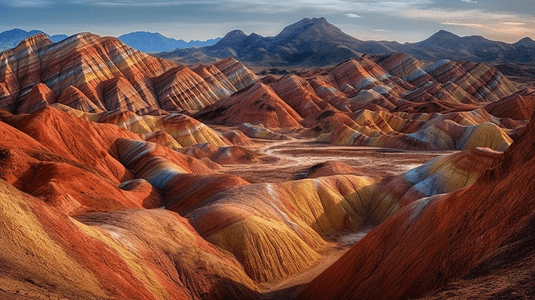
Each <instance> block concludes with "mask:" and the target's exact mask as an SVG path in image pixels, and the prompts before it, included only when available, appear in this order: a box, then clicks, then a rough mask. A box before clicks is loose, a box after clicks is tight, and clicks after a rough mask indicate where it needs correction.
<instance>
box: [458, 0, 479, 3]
mask: <svg viewBox="0 0 535 300" xmlns="http://www.w3.org/2000/svg"><path fill="white" fill-rule="evenodd" d="M461 1H462V2H466V3H477V1H474V0H461Z"/></svg>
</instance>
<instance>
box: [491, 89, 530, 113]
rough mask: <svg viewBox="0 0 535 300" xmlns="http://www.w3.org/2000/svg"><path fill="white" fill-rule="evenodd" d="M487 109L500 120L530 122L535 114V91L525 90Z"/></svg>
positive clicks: (492, 104)
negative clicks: (508, 119)
mask: <svg viewBox="0 0 535 300" xmlns="http://www.w3.org/2000/svg"><path fill="white" fill-rule="evenodd" d="M485 109H486V110H487V111H488V112H489V113H490V114H492V115H494V116H496V117H499V118H511V119H513V120H529V119H530V118H531V116H532V115H533V112H535V91H534V90H532V89H524V90H522V91H520V92H517V93H515V94H513V95H511V96H509V97H505V98H503V99H501V100H500V101H497V102H494V103H490V104H488V105H486V106H485Z"/></svg>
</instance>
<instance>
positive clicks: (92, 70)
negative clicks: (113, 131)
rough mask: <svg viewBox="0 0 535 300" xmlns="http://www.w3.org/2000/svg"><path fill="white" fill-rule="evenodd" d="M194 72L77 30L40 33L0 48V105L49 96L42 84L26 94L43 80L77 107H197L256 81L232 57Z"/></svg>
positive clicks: (26, 106)
mask: <svg viewBox="0 0 535 300" xmlns="http://www.w3.org/2000/svg"><path fill="white" fill-rule="evenodd" d="M197 72H198V73H196V72H194V71H192V70H190V69H188V68H186V67H183V66H180V65H178V64H176V63H174V62H170V61H167V60H164V59H158V58H155V57H152V56H150V55H147V54H144V53H142V52H139V51H136V50H133V49H132V48H130V47H128V46H126V45H124V44H123V43H121V42H120V41H119V40H118V39H116V38H112V37H99V36H97V35H94V34H90V33H81V34H77V35H74V36H71V37H69V38H67V39H65V40H63V41H61V42H59V43H56V44H54V43H52V42H50V40H48V38H47V37H46V36H45V35H44V34H40V35H36V36H33V37H31V38H28V39H25V40H24V41H22V42H21V43H20V44H19V45H18V46H17V47H16V48H14V49H11V50H7V51H5V52H3V53H2V54H1V56H0V107H2V108H4V109H7V110H8V111H11V112H13V113H15V112H31V111H35V110H36V109H37V108H38V107H40V106H42V105H43V104H45V103H42V104H38V103H39V102H40V101H41V100H45V101H46V102H47V103H48V104H51V103H52V102H55V101H56V99H55V97H53V96H52V94H51V93H50V92H49V91H43V87H40V88H39V89H40V91H34V92H33V93H32V90H33V89H34V87H35V86H37V85H39V84H43V85H45V86H47V87H48V89H50V90H51V91H52V93H53V94H55V95H57V96H58V97H59V98H58V99H57V102H59V103H62V104H65V105H68V106H71V107H73V108H75V109H78V110H82V111H85V112H101V111H110V110H114V109H118V108H120V109H126V110H129V111H132V112H134V113H137V114H146V113H148V112H150V111H152V110H154V109H165V110H183V109H200V108H203V107H204V106H206V105H208V104H212V103H214V102H215V101H217V100H219V99H221V98H225V97H228V96H230V95H232V94H233V93H235V92H237V91H239V90H241V89H243V88H246V87H248V86H250V85H252V84H253V83H255V82H256V81H258V78H257V77H256V75H254V74H253V73H252V72H250V71H249V70H248V69H247V68H245V67H244V66H243V65H242V64H241V63H239V62H237V61H236V60H233V59H226V60H223V61H220V62H218V63H217V64H216V65H213V66H210V67H206V68H200V69H198V70H197ZM39 94H42V95H44V96H39ZM38 98H40V99H38ZM36 105H37V106H36Z"/></svg>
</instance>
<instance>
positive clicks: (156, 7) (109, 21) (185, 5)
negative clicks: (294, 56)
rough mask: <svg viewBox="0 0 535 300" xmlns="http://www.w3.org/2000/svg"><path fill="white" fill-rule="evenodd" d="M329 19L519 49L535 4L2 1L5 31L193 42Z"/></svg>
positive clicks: (454, 0) (394, 35) (344, 25)
mask: <svg viewBox="0 0 535 300" xmlns="http://www.w3.org/2000/svg"><path fill="white" fill-rule="evenodd" d="M314 17H325V18H326V19H327V21H329V22H330V23H331V24H333V25H335V26H337V27H339V28H340V29H342V30H343V31H344V32H346V33H347V34H350V35H352V36H354V37H356V38H358V39H361V40H388V41H398V42H402V43H403V42H416V41H421V40H424V39H426V38H427V37H429V36H430V35H432V34H433V33H435V32H437V31H438V30H440V29H444V30H448V31H451V32H453V33H455V34H458V35H461V36H466V35H482V36H485V37H487V38H489V39H492V40H501V41H506V42H516V41H518V40H520V39H521V38H523V37H526V36H529V37H531V38H533V39H535V0H514V1H512V0H509V1H507V0H386V1H382V0H375V1H374V0H326V1H319V0H268V1H260V0H197V1H193V0H147V1H141V0H1V1H0V32H1V31H5V30H9V29H13V28H20V29H24V30H33V29H38V30H42V31H44V32H46V33H48V34H51V35H53V34H67V35H72V34H75V33H78V32H85V31H90V32H93V33H96V34H99V35H111V36H119V35H121V34H124V33H129V32H133V31H150V32H160V33H161V34H163V35H165V36H168V37H173V38H176V39H183V40H186V41H189V40H191V39H196V40H206V39H209V38H215V37H222V36H224V35H225V34H226V33H227V32H229V31H231V30H234V29H241V30H243V31H244V32H245V33H247V34H249V33H251V32H255V33H257V34H260V35H263V36H273V35H276V34H277V33H278V32H280V31H281V30H282V29H283V28H284V27H285V26H287V25H290V24H292V23H295V22H297V21H299V20H301V19H302V18H314Z"/></svg>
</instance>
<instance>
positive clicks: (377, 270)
mask: <svg viewBox="0 0 535 300" xmlns="http://www.w3.org/2000/svg"><path fill="white" fill-rule="evenodd" d="M534 140H535V119H532V120H531V122H530V124H529V125H528V128H527V130H526V132H525V133H524V134H523V135H522V136H521V137H520V138H519V139H518V141H517V142H515V143H514V144H513V145H512V146H511V147H510V148H509V149H508V150H507V151H506V152H505V154H504V155H503V157H502V158H501V159H500V160H499V163H498V164H497V165H496V166H495V167H494V168H493V169H490V170H488V171H487V172H485V174H484V175H483V176H482V177H480V178H479V179H478V180H477V182H476V183H475V184H474V185H472V186H471V187H469V188H465V189H461V190H458V191H456V192H453V193H450V194H448V195H443V196H434V197H430V198H424V199H421V200H418V201H416V202H414V203H412V204H410V205H409V206H407V207H405V208H404V209H402V210H401V211H399V212H398V213H397V214H395V215H394V216H393V217H391V218H390V219H388V220H387V221H386V222H385V223H383V224H382V225H380V226H379V227H377V228H376V229H375V230H373V231H372V232H371V233H369V234H368V235H367V236H366V237H365V238H364V239H362V240H361V241H360V242H358V243H357V244H356V245H355V246H353V248H352V249H351V250H349V251H348V252H347V253H346V254H345V255H344V256H342V258H340V260H338V261H337V262H336V263H334V264H333V265H332V266H331V267H329V268H328V269H327V270H325V271H324V272H323V273H322V274H321V275H319V276H318V277H317V278H315V279H314V280H313V281H312V282H311V283H310V284H309V285H307V287H306V288H305V290H304V291H303V292H302V293H301V297H300V299H407V298H416V297H421V296H425V295H426V294H429V293H432V292H434V291H436V290H437V289H440V288H442V287H444V286H445V285H447V284H448V283H450V282H452V281H457V280H461V279H463V280H462V281H461V282H460V283H459V284H455V283H452V284H451V285H448V286H447V287H445V290H444V291H442V292H440V291H439V292H438V296H437V297H438V298H439V299H445V298H449V297H452V298H456V297H461V296H462V295H463V294H462V290H457V289H461V288H464V291H466V293H467V294H465V296H466V295H470V294H471V295H474V292H477V291H479V293H477V294H476V295H477V296H478V298H482V299H496V298H499V296H500V297H506V295H515V294H517V295H523V294H524V295H526V294H525V293H526V290H525V287H526V283H528V282H529V281H530V280H531V279H530V278H533V268H531V269H530V267H529V266H533V264H532V263H531V262H532V261H533V259H534V257H533V252H532V249H533V234H534V231H533V224H534V223H535V201H534V198H533V195H534V193H535V189H534V187H535V186H534V185H533V180H534V179H535V178H533V169H534V168H535V160H534V158H533V156H532V155H531V154H532V153H533V151H535V148H534V144H533V141H534ZM528 245H529V246H528ZM522 262H524V263H527V264H528V265H527V266H524V267H522V265H521V263H522ZM504 274H509V275H510V276H511V277H508V279H506V278H507V277H505V276H506V275H504ZM513 274H516V275H513ZM471 284H473V285H472V286H471ZM527 292H528V293H529V289H528V290H527ZM531 292H532V290H531ZM463 297H464V296H463ZM526 297H527V298H530V297H529V294H527V295H526ZM431 298H434V297H431ZM527 298H525V299H527Z"/></svg>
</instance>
